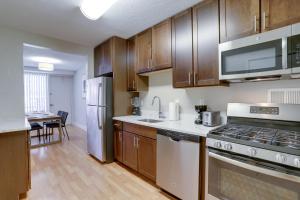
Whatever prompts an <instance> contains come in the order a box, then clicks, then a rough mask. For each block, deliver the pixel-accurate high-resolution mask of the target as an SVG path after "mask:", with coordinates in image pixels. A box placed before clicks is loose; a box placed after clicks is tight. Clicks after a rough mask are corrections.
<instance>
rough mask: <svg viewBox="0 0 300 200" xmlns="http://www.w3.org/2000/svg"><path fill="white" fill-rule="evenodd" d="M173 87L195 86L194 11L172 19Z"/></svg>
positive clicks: (185, 12) (180, 14)
mask: <svg viewBox="0 0 300 200" xmlns="http://www.w3.org/2000/svg"><path fill="white" fill-rule="evenodd" d="M172 58H173V86H174V87H175V88H182V87H192V86H193V23H192V9H188V10H186V11H184V12H181V13H179V14H178V15H176V16H174V17H173V18H172Z"/></svg>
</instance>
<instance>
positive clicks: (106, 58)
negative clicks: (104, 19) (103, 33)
mask: <svg viewBox="0 0 300 200" xmlns="http://www.w3.org/2000/svg"><path fill="white" fill-rule="evenodd" d="M112 45H113V38H112V39H109V40H107V41H105V42H103V43H102V44H100V45H99V46H97V47H96V48H95V49H94V55H95V56H94V58H95V59H94V63H95V72H94V73H95V77H97V76H101V75H104V74H109V73H112V72H113V66H112V65H113V63H112V49H113V47H112Z"/></svg>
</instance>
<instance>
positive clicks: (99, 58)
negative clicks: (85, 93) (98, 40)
mask: <svg viewBox="0 0 300 200" xmlns="http://www.w3.org/2000/svg"><path fill="white" fill-rule="evenodd" d="M103 53H104V52H103V46H102V45H99V46H97V47H96V48H95V49H94V66H95V67H94V75H95V77H97V76H101V66H102V65H103V64H102V63H103V56H104V54H103Z"/></svg>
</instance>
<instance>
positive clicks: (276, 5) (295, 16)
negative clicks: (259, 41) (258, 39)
mask: <svg viewBox="0 0 300 200" xmlns="http://www.w3.org/2000/svg"><path fill="white" fill-rule="evenodd" d="M261 18H262V19H261V21H262V23H261V30H262V32H264V31H269V30H272V29H276V28H280V27H283V26H287V25H290V24H294V23H298V22H300V6H299V0H285V1H282V0H261Z"/></svg>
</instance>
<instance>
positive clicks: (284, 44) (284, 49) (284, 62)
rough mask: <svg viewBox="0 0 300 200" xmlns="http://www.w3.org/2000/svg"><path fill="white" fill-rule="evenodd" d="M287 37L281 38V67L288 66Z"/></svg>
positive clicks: (285, 67)
mask: <svg viewBox="0 0 300 200" xmlns="http://www.w3.org/2000/svg"><path fill="white" fill-rule="evenodd" d="M287 46H288V45H287V37H284V38H282V68H283V69H287V68H288V58H287V57H288V49H287V48H288V47H287Z"/></svg>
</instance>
